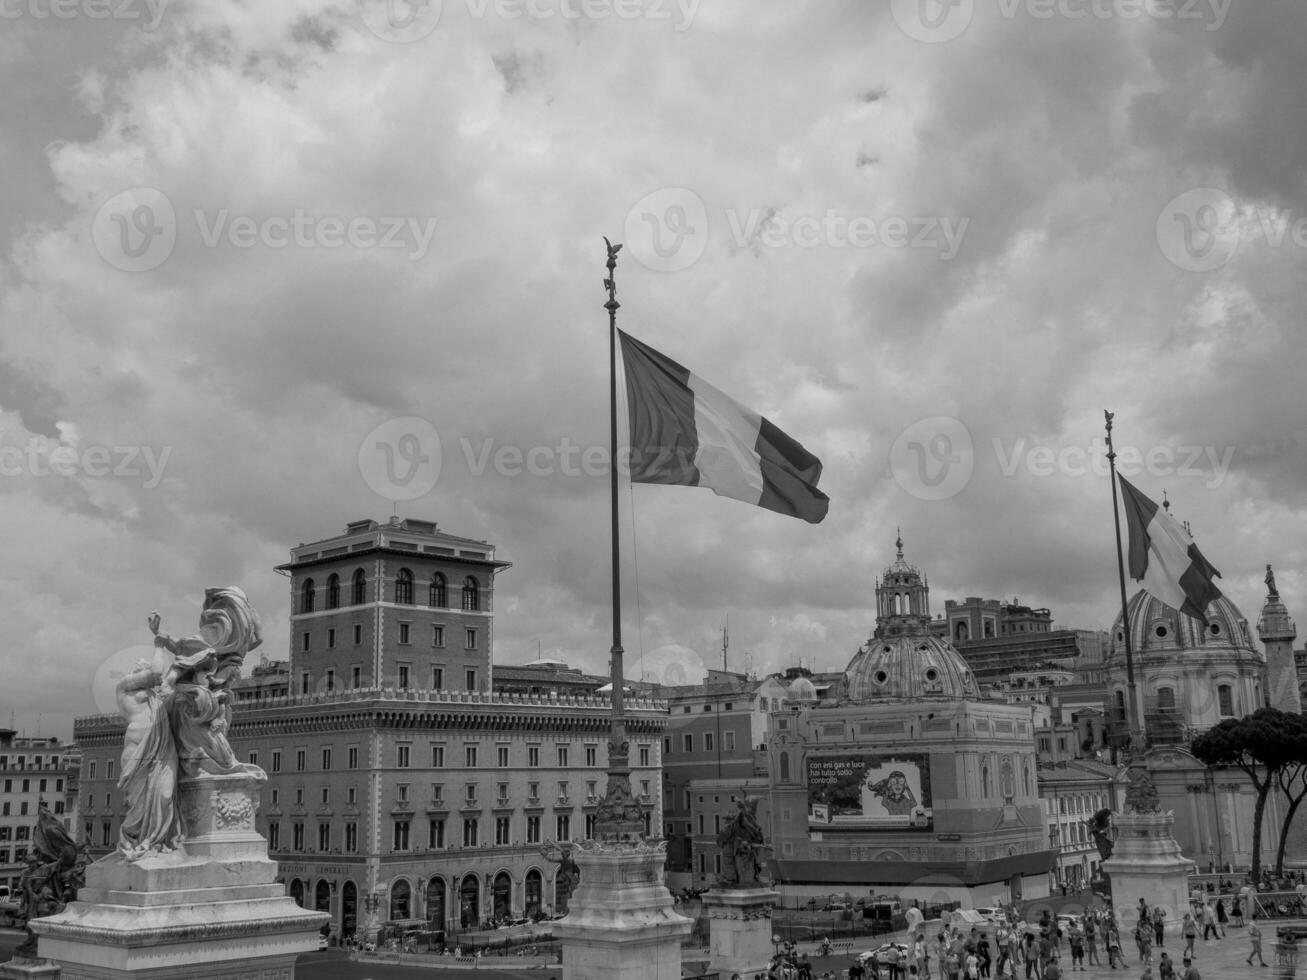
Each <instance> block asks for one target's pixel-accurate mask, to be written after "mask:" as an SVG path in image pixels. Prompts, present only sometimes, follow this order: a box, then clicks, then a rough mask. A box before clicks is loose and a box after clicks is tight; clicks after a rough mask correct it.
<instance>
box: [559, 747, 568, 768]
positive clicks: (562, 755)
mask: <svg viewBox="0 0 1307 980" xmlns="http://www.w3.org/2000/svg"><path fill="white" fill-rule="evenodd" d="M558 765H559V767H560V768H566V767H567V746H566V745H560V746H558Z"/></svg>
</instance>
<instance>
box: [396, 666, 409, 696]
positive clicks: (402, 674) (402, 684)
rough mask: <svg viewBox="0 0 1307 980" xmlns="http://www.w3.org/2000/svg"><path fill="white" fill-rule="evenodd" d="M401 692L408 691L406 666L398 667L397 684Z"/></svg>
mask: <svg viewBox="0 0 1307 980" xmlns="http://www.w3.org/2000/svg"><path fill="white" fill-rule="evenodd" d="M398 687H399V689H400V690H401V691H406V690H408V664H400V665H399V684H398Z"/></svg>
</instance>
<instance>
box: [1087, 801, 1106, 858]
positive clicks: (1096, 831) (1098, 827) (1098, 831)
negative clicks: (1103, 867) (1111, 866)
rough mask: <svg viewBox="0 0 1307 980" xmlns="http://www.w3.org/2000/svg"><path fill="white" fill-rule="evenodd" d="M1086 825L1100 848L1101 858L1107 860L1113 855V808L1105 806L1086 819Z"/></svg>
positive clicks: (1095, 843) (1099, 854)
mask: <svg viewBox="0 0 1307 980" xmlns="http://www.w3.org/2000/svg"><path fill="white" fill-rule="evenodd" d="M1085 826H1086V827H1088V828H1089V836H1090V837H1092V838H1093V839H1094V845H1095V846H1096V847H1097V848H1098V856H1099V858H1100V859H1101V860H1103V861H1106V860H1107V859H1108V858H1110V857H1111V856H1112V810H1111V808H1110V807H1103V809H1101V810H1099V811H1098V812H1097V813H1095V814H1094V815H1093V816H1092V817H1090V818H1089V819H1088V820H1086V821H1085Z"/></svg>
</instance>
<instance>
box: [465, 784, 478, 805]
mask: <svg viewBox="0 0 1307 980" xmlns="http://www.w3.org/2000/svg"><path fill="white" fill-rule="evenodd" d="M476 802H477V784H476V783H468V784H467V805H468V806H476Z"/></svg>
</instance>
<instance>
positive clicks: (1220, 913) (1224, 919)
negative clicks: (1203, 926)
mask: <svg viewBox="0 0 1307 980" xmlns="http://www.w3.org/2000/svg"><path fill="white" fill-rule="evenodd" d="M1229 922H1230V917H1229V916H1228V915H1226V914H1225V899H1223V898H1218V899H1217V900H1216V927H1217V928H1218V929H1220V930H1221V938H1222V939H1224V938H1225V927H1226V926H1227V925H1228V924H1229Z"/></svg>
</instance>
